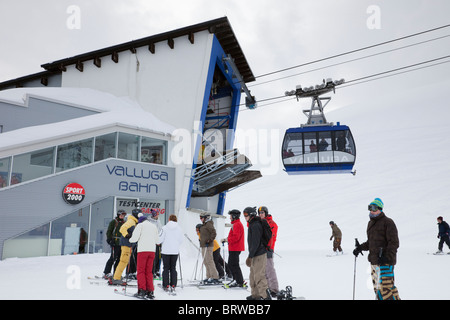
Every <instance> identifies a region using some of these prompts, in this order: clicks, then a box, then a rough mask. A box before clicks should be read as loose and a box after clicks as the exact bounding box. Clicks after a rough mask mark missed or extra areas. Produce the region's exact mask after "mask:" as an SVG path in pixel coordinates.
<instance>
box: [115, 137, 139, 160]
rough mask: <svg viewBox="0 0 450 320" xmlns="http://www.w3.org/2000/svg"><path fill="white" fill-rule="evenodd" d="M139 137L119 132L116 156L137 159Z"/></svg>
mask: <svg viewBox="0 0 450 320" xmlns="http://www.w3.org/2000/svg"><path fill="white" fill-rule="evenodd" d="M139 138H140V136H136V135H133V134H128V133H123V132H119V142H118V144H117V146H118V147H117V158H119V159H127V160H134V161H139V159H138V157H139Z"/></svg>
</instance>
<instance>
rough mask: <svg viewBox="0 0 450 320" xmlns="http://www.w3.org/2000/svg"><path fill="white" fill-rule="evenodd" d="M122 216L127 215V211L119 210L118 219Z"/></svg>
mask: <svg viewBox="0 0 450 320" xmlns="http://www.w3.org/2000/svg"><path fill="white" fill-rule="evenodd" d="M121 214H125V215H126V214H127V213H126V212H125V210H122V209H121V210H118V211H117V217H119V216H120V215H121Z"/></svg>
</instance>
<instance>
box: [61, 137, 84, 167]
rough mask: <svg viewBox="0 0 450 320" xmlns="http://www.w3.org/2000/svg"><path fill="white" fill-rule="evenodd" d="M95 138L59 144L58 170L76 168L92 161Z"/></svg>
mask: <svg viewBox="0 0 450 320" xmlns="http://www.w3.org/2000/svg"><path fill="white" fill-rule="evenodd" d="M92 146H93V139H87V140H82V141H76V142H71V143H67V144H63V145H60V146H58V151H57V156H56V172H61V171H64V170H68V169H72V168H76V167H79V166H82V165H85V164H88V163H91V162H92V150H93V148H92Z"/></svg>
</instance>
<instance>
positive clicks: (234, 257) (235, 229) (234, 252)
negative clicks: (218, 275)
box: [222, 209, 245, 287]
mask: <svg viewBox="0 0 450 320" xmlns="http://www.w3.org/2000/svg"><path fill="white" fill-rule="evenodd" d="M228 214H229V215H230V220H231V225H232V227H231V229H230V232H229V233H228V237H227V238H225V239H223V240H222V242H228V266H229V267H230V270H231V274H232V276H233V280H234V281H233V282H232V283H231V284H229V285H228V286H229V287H244V286H245V284H244V277H243V276H242V270H241V267H240V266H239V255H240V254H241V252H242V251H244V250H245V235H244V226H243V225H242V222H241V220H240V217H241V212H240V211H239V210H237V209H233V210H230V211H228Z"/></svg>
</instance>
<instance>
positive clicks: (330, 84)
mask: <svg viewBox="0 0 450 320" xmlns="http://www.w3.org/2000/svg"><path fill="white" fill-rule="evenodd" d="M344 82H345V80H344V79H341V80H337V81H333V80H332V79H331V78H328V79H327V80H325V79H324V80H323V83H322V84H319V85H316V86H310V87H306V88H302V86H300V85H298V86H297V87H296V89H295V90H292V91H286V92H285V95H286V96H296V97H297V101H298V100H299V99H300V98H311V99H312V103H311V108H310V109H306V110H303V113H304V114H305V115H306V116H307V117H308V121H307V122H306V124H302V125H301V126H302V127H308V126H323V125H333V123H328V122H327V119H326V118H325V114H324V112H323V109H324V108H325V106H326V105H327V104H328V103H329V102H330V100H331V97H320V96H321V95H323V94H325V93H328V92H331V91H333V92H334V91H335V87H336V86H338V85H340V84H343V83H344ZM325 100H326V102H325V104H322V101H325Z"/></svg>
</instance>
